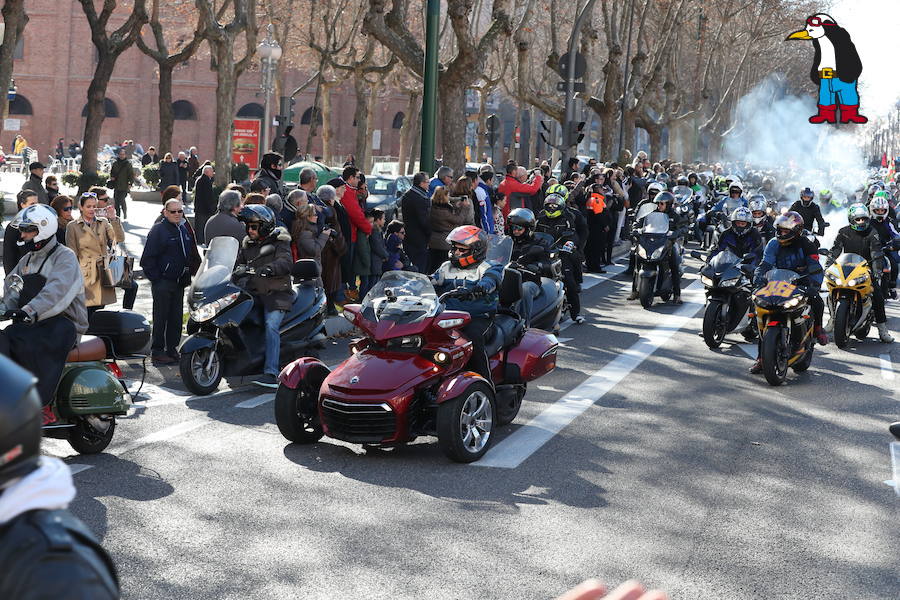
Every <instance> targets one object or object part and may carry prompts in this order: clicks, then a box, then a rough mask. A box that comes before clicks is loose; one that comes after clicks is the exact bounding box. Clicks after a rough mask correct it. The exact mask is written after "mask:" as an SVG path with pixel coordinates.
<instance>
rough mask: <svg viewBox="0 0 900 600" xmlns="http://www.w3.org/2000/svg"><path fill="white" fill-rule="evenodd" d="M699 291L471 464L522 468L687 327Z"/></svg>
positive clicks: (688, 292)
mask: <svg viewBox="0 0 900 600" xmlns="http://www.w3.org/2000/svg"><path fill="white" fill-rule="evenodd" d="M702 289H703V286H702V285H700V282H699V281H695V282H694V283H692V284H691V285H690V286H688V287H687V288H686V289H685V290H684V293H683V294H682V297H683V298H684V300H685V302H684V305H682V306H681V307H680V308H678V310H676V311H675V312H674V313H672V314H671V315H666V321H667V322H666V323H665V324H663V325H659V326H658V327H656V328H654V329H652V330H650V331H649V332H648V333H646V334H644V335H642V336H641V338H640V340H638V342H637V343H635V344H634V345H633V346H631V347H630V348H629V349H628V350H625V351H624V352H623V353H621V354H620V355H619V356H618V357H616V358H615V359H614V360H613V361H612V362H610V363H609V364H607V365H606V366H604V367H603V368H602V369H600V370H599V371H596V372H594V373H593V374H592V375H591V376H590V377H588V378H587V379H586V380H585V381H584V382H583V383H582V384H581V385H579V386H577V387H576V388H575V389H573V390H572V391H570V392H569V393H567V394H566V395H564V396H563V397H562V398H560V399H559V400H557V401H556V402H554V403H553V404H552V405H550V407H548V408H547V409H545V410H544V411H543V412H542V413H540V414H539V415H538V416H536V417H535V418H534V419H532V420H531V421H530V422H528V423H527V424H526V425H523V426H522V427H520V428H519V429H518V430H516V432H515V433H513V434H512V435H510V436H509V437H507V438H505V439H503V440H502V441H501V442H500V443H498V444H497V445H496V446H494V447H493V448H492V449H491V451H490V452H489V453H488V454H487V455H486V456H485V458H482V459H481V460H480V461H478V462H474V463H470V464H471V465H473V466H476V467H495V468H502V469H515V468H516V467H518V466H519V465H520V464H522V462H523V461H524V460H525V459H527V458H528V457H529V456H531V455H532V454H534V453H535V452H537V451H538V450H539V449H540V448H541V446H543V445H544V444H546V443H547V442H548V441H550V440H551V439H552V438H553V437H554V436H555V435H556V434H557V433H559V432H560V431H562V430H563V429H564V428H565V427H567V426H568V425H569V424H570V423H571V422H572V421H574V420H575V419H576V418H577V417H579V416H580V415H581V414H582V413H584V412H585V411H586V410H587V409H588V408H590V407H591V406H592V405H593V404H594V403H595V402H597V400H599V399H600V398H602V397H603V396H604V395H605V394H607V393H608V392H609V391H611V390H612V389H614V388H615V387H616V386H617V385H618V384H619V383H621V382H622V380H624V379H625V377H627V376H628V375H629V374H630V373H631V372H632V371H634V369H636V368H637V367H638V366H640V365H641V363H643V362H644V361H645V360H646V359H647V358H649V357H650V356H651V355H652V354H653V353H654V352H655V351H656V350H658V349H659V348H660V347H661V346H662V345H663V344H665V343H666V342H667V341H668V340H669V339H670V338H671V337H672V336H674V335H675V333H677V332H678V331H679V330H680V329H681V328H682V327H684V326H685V325H687V324H688V322H689V321H691V319H693V318H694V317H695V315H696V314H697V312H698V311H699V310H700V309H701V308H702V307H703V303H704V297H703V292H702Z"/></svg>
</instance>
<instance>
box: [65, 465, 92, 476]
mask: <svg viewBox="0 0 900 600" xmlns="http://www.w3.org/2000/svg"><path fill="white" fill-rule="evenodd" d="M93 468H94V465H80V464H77V463H69V471H70V472H71V473H72V475H75V474H76V473H81V472H82V471H87V470H88V469H93Z"/></svg>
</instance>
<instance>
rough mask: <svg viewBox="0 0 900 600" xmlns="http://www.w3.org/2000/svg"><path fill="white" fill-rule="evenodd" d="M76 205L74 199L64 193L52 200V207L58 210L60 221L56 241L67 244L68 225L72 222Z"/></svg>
mask: <svg viewBox="0 0 900 600" xmlns="http://www.w3.org/2000/svg"><path fill="white" fill-rule="evenodd" d="M74 206H75V203H74V201H73V200H72V199H71V198H69V197H68V196H64V195H59V196H57V197H55V198H54V199H53V200H52V201H51V202H50V207H51V208H52V209H53V210H55V211H56V215H57V216H56V218H57V221H58V222H59V229H57V230H56V241H57V242H59V243H60V244H62V245H63V246H65V245H66V227H68V226H69V223H71V222H72V219H73V217H72V210H73V208H74Z"/></svg>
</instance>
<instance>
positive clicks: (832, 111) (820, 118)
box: [809, 104, 837, 124]
mask: <svg viewBox="0 0 900 600" xmlns="http://www.w3.org/2000/svg"><path fill="white" fill-rule="evenodd" d="M809 122H810V123H814V124H815V123H837V104H830V105H827V106H826V105H824V104H819V114H817V115H813V116H811V117H810V118H809Z"/></svg>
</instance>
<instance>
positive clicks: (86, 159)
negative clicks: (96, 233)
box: [78, 52, 118, 193]
mask: <svg viewBox="0 0 900 600" xmlns="http://www.w3.org/2000/svg"><path fill="white" fill-rule="evenodd" d="M116 58H118V57H117V56H116V55H113V54H110V53H108V52H105V53H100V60H99V61H98V62H97V67H96V68H95V69H94V77H93V79H91V84H90V85H89V86H88V92H87V99H88V102H87V104H88V110H87V120H86V121H85V122H84V144H83V145H82V148H81V172H82V174H85V175H96V174H97V149H98V148H99V147H100V129H101V127H103V120H104V119H105V118H106V106H105V103H104V100H105V99H106V88H107V86H108V85H109V79H110V77H112V74H113V69H114V68H115V66H116ZM82 187H83V188H85V189H87V187H89V186H86V185H85V184H84V183H82V184H80V185H79V190H78V191H79V193H80V192H82V191H83V190H82V189H81V188H82Z"/></svg>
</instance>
